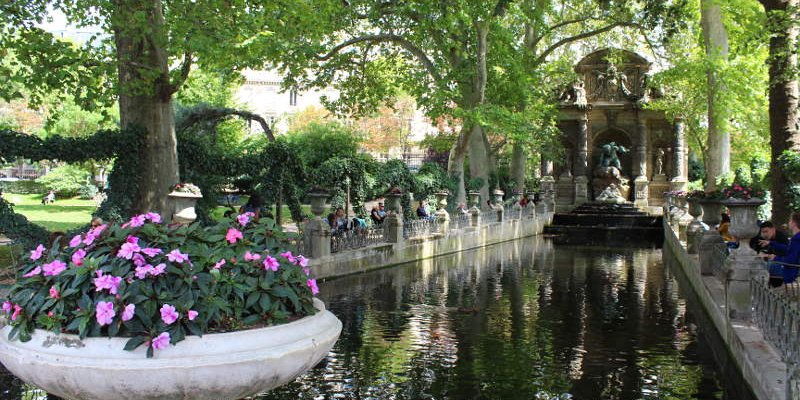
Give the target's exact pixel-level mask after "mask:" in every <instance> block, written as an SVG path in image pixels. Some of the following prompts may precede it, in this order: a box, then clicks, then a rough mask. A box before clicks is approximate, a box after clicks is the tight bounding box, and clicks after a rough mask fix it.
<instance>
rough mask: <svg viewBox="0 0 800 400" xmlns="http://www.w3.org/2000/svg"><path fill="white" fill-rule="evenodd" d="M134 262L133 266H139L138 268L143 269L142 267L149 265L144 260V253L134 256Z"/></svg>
mask: <svg viewBox="0 0 800 400" xmlns="http://www.w3.org/2000/svg"><path fill="white" fill-rule="evenodd" d="M132 261H133V265H134V266H137V267H141V266H142V265H145V264H147V260H145V259H144V256H143V255H142V253H136V254H134V255H133V258H132Z"/></svg>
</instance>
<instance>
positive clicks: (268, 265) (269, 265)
mask: <svg viewBox="0 0 800 400" xmlns="http://www.w3.org/2000/svg"><path fill="white" fill-rule="evenodd" d="M280 266H281V264H280V263H279V262H278V259H277V258H275V257H272V256H267V257H266V258H264V269H266V270H272V271H277V270H278V268H279V267H280Z"/></svg>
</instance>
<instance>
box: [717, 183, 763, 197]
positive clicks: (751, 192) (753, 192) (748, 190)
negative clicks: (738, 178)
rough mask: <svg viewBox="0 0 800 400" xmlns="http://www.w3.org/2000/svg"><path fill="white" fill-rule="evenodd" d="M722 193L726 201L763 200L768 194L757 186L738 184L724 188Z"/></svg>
mask: <svg viewBox="0 0 800 400" xmlns="http://www.w3.org/2000/svg"><path fill="white" fill-rule="evenodd" d="M721 193H722V195H723V197H724V198H726V199H739V200H753V199H757V200H761V199H763V198H764V196H765V195H766V192H765V191H764V190H763V189H761V188H759V187H757V186H744V185H740V184H738V183H734V184H732V185H730V186H728V187H726V188H723V189H722V190H721Z"/></svg>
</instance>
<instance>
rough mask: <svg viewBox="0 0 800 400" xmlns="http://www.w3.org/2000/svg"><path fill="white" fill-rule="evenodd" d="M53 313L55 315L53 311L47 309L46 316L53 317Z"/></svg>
mask: <svg viewBox="0 0 800 400" xmlns="http://www.w3.org/2000/svg"><path fill="white" fill-rule="evenodd" d="M53 315H55V314H53V312H52V311H48V312H47V316H48V317H50V318H53Z"/></svg>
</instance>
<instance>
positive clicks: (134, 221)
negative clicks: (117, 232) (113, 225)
mask: <svg viewBox="0 0 800 400" xmlns="http://www.w3.org/2000/svg"><path fill="white" fill-rule="evenodd" d="M144 223H145V216H144V214H140V215H134V216H133V217H132V218H131V220H130V221H128V225H129V226H130V227H131V228H138V227H140V226H142V225H144Z"/></svg>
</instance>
